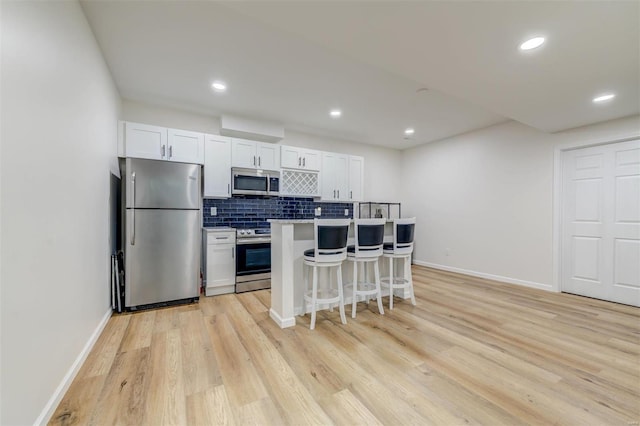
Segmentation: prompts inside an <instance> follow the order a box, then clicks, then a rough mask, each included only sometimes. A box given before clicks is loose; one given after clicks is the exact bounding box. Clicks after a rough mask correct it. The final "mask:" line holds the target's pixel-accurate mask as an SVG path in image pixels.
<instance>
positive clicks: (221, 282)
mask: <svg viewBox="0 0 640 426" xmlns="http://www.w3.org/2000/svg"><path fill="white" fill-rule="evenodd" d="M202 240H203V242H204V243H205V244H206V245H205V253H204V254H205V262H204V280H205V295H206V296H216V295H219V294H227V293H234V292H235V286H236V232H235V230H233V229H228V228H225V229H223V230H220V229H216V228H209V229H205V230H204V231H203V236H202Z"/></svg>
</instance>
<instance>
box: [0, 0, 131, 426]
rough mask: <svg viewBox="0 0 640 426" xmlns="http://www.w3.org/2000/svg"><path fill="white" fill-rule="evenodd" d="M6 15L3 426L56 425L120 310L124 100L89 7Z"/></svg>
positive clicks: (63, 5)
mask: <svg viewBox="0 0 640 426" xmlns="http://www.w3.org/2000/svg"><path fill="white" fill-rule="evenodd" d="M1 6H2V76H1V79H2V97H1V102H2V109H1V121H2V129H1V134H0V136H1V141H2V146H1V150H2V156H1V166H2V167H1V171H0V176H1V184H2V192H1V194H2V206H1V210H2V211H1V222H0V228H1V229H2V234H1V244H2V248H3V250H2V258H1V263H2V269H1V272H0V273H1V280H2V289H1V311H2V313H1V319H2V325H1V327H2V348H1V354H2V360H1V363H2V364H1V371H2V378H1V382H2V383H1V392H2V403H1V406H2V416H1V418H0V423H2V424H7V425H9V424H11V425H18V424H20V425H23V424H33V423H34V422H35V421H37V420H46V414H47V413H48V412H49V411H48V409H49V408H55V406H52V407H49V406H48V404H51V405H53V404H55V403H56V401H55V400H53V399H52V395H54V396H55V395H56V390H57V389H58V387H59V386H60V385H61V384H63V383H65V376H66V375H67V374H68V373H70V372H72V371H73V367H74V363H75V362H76V361H78V360H79V356H80V355H81V353H82V351H83V348H85V346H86V345H87V344H88V343H90V342H91V339H92V337H94V333H95V332H96V331H99V330H100V327H101V325H102V324H103V321H104V320H105V319H106V318H107V315H108V314H109V311H110V302H109V297H110V291H109V273H110V272H109V265H110V261H109V241H108V231H109V217H108V214H109V208H108V202H109V174H110V167H114V166H115V164H116V163H115V155H116V144H115V141H116V128H117V127H116V122H117V118H118V115H119V104H120V99H119V95H118V93H117V91H116V89H115V87H114V85H113V82H112V80H111V77H110V74H109V71H108V69H107V67H106V65H105V63H104V61H103V58H102V55H101V53H100V50H99V49H98V46H97V43H96V41H95V39H94V37H93V34H92V32H91V30H90V28H89V26H88V24H87V21H86V19H85V17H84V15H83V13H82V11H81V8H80V6H79V4H78V3H76V2H70V1H65V2H7V1H3V2H2V4H1ZM67 378H68V376H67ZM58 390H64V389H58ZM40 415H44V417H45V418H42V417H41V418H40V419H38V418H39V416H40Z"/></svg>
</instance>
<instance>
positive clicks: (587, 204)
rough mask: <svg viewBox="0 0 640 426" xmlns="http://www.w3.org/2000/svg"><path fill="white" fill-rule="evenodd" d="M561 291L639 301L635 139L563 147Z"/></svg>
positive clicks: (638, 148) (639, 190) (639, 168)
mask: <svg viewBox="0 0 640 426" xmlns="http://www.w3.org/2000/svg"><path fill="white" fill-rule="evenodd" d="M562 171H563V191H562V193H563V200H562V214H563V218H562V252H561V268H562V291H565V292H568V293H575V294H580V295H583V296H589V297H595V298H598V299H603V300H610V301H612V302H619V303H625V304H628V305H635V306H640V140H635V141H629V142H620V143H615V144H609V145H602V146H596V147H591V148H583V149H577V150H572V151H566V152H565V153H564V158H563V168H562Z"/></svg>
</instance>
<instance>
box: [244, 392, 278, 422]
mask: <svg viewBox="0 0 640 426" xmlns="http://www.w3.org/2000/svg"><path fill="white" fill-rule="evenodd" d="M283 423H284V420H283V419H282V417H281V416H280V413H279V412H278V408H277V407H276V406H275V404H274V403H273V401H272V400H271V398H263V399H260V400H258V401H253V402H250V403H249V404H245V405H243V406H241V407H239V408H238V409H237V410H236V424H238V425H247V426H253V425H280V424H283Z"/></svg>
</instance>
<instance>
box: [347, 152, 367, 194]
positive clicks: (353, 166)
mask: <svg viewBox="0 0 640 426" xmlns="http://www.w3.org/2000/svg"><path fill="white" fill-rule="evenodd" d="M363 199H364V158H363V157H357V156H355V155H350V156H349V201H363Z"/></svg>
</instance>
